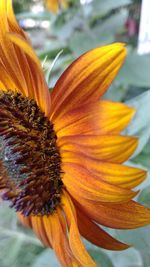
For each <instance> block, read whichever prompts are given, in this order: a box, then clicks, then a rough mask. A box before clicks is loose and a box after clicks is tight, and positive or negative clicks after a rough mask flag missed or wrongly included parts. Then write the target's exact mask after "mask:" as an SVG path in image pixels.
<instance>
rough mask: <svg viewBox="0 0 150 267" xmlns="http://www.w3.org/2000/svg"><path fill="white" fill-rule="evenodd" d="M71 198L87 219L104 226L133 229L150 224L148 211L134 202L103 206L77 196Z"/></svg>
mask: <svg viewBox="0 0 150 267" xmlns="http://www.w3.org/2000/svg"><path fill="white" fill-rule="evenodd" d="M73 197H74V198H75V199H76V205H79V206H80V208H81V209H82V210H83V211H84V213H85V214H87V215H88V217H89V218H91V219H92V220H94V221H96V222H97V223H99V224H102V225H104V226H107V227H110V228H114V229H134V228H138V227H141V226H145V225H147V224H149V223H150V210H149V209H147V208H145V207H144V206H142V205H140V204H138V203H136V202H134V201H129V202H127V203H122V204H113V203H111V204H109V203H107V204H103V203H98V202H92V201H89V200H85V199H83V198H81V197H80V198H79V197H78V196H77V195H74V196H73ZM95 207H96V208H95Z"/></svg>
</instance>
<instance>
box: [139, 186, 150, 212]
mask: <svg viewBox="0 0 150 267" xmlns="http://www.w3.org/2000/svg"><path fill="white" fill-rule="evenodd" d="M138 202H140V203H141V204H143V205H145V206H146V207H148V208H149V207H150V186H148V187H147V188H145V189H144V190H142V192H141V193H140V195H139V196H138Z"/></svg>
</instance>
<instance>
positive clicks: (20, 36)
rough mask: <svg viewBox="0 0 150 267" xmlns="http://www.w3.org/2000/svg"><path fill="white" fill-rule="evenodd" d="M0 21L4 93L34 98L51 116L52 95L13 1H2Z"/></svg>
mask: <svg viewBox="0 0 150 267" xmlns="http://www.w3.org/2000/svg"><path fill="white" fill-rule="evenodd" d="M0 17H1V20H0V59H1V60H0V74H1V76H3V75H4V76H5V82H3V79H4V78H3V79H2V82H3V87H4V88H3V87H2V89H4V90H8V89H9V90H12V91H17V92H20V93H22V94H23V95H24V96H26V97H30V98H34V99H35V100H36V102H37V104H38V105H39V106H40V107H41V109H42V110H43V111H44V112H45V114H46V115H49V113H50V94H49V91H48V87H47V85H46V82H45V79H44V74H43V72H42V68H41V66H40V62H39V60H38V58H37V56H36V55H35V53H34V51H33V49H32V47H31V45H30V42H29V41H28V38H26V35H25V33H24V32H23V31H22V30H21V29H20V27H19V25H18V24H17V22H16V19H15V16H14V14H13V9H12V1H11V0H6V1H0ZM6 70H7V73H6ZM7 76H9V79H8V82H7V79H6V78H7ZM10 80H11V81H12V82H11V83H10Z"/></svg>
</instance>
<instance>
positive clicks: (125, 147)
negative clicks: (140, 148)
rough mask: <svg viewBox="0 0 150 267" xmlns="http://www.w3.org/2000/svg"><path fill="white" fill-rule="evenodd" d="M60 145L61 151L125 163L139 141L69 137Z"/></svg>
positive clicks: (102, 137)
mask: <svg viewBox="0 0 150 267" xmlns="http://www.w3.org/2000/svg"><path fill="white" fill-rule="evenodd" d="M62 139H63V140H60V141H59V142H58V143H59V144H60V143H61V144H62V141H63V142H64V144H63V145H62V147H61V151H62V153H63V151H71V152H80V153H82V154H83V156H84V155H86V156H88V157H91V158H93V159H96V160H97V159H98V160H101V161H107V162H111V163H123V162H124V161H126V160H127V159H129V157H130V156H131V155H132V154H133V152H134V151H135V149H136V147H137V144H138V140H137V138H135V137H127V136H115V135H113V136H111V135H108V136H95V135H87V136H71V137H70V136H67V137H64V138H62Z"/></svg>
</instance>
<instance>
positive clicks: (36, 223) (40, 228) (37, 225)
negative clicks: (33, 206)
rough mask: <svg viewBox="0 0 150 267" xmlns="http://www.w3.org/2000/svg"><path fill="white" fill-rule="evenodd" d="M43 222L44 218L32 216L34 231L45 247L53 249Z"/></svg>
mask: <svg viewBox="0 0 150 267" xmlns="http://www.w3.org/2000/svg"><path fill="white" fill-rule="evenodd" d="M43 220H44V216H31V223H32V229H33V231H34V232H35V234H36V235H37V237H38V238H39V239H40V240H41V241H42V243H43V244H44V245H45V246H47V247H51V242H50V238H47V235H46V232H45V229H44V224H43Z"/></svg>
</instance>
